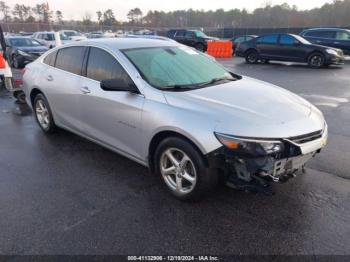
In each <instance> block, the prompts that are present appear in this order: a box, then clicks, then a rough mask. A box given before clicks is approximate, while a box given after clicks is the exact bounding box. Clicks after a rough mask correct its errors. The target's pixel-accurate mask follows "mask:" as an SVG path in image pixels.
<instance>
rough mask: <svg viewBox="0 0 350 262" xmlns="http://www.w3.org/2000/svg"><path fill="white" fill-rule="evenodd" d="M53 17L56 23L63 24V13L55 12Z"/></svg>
mask: <svg viewBox="0 0 350 262" xmlns="http://www.w3.org/2000/svg"><path fill="white" fill-rule="evenodd" d="M55 15H56V21H57V23H59V24H63V13H62V11H60V10H57V11H56V13H55Z"/></svg>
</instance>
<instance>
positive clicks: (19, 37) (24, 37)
mask: <svg viewBox="0 0 350 262" xmlns="http://www.w3.org/2000/svg"><path fill="white" fill-rule="evenodd" d="M5 38H6V39H9V40H11V39H32V38H30V37H29V38H28V37H27V36H22V35H19V36H16V35H12V36H7V37H5Z"/></svg>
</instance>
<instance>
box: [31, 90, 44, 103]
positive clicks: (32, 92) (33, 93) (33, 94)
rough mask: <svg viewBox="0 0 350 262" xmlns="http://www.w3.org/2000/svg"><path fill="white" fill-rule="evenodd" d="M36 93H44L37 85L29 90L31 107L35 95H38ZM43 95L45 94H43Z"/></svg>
mask: <svg viewBox="0 0 350 262" xmlns="http://www.w3.org/2000/svg"><path fill="white" fill-rule="evenodd" d="M38 94H43V95H44V93H43V92H42V91H41V90H40V89H39V88H37V87H35V88H33V89H32V90H31V91H30V103H31V105H32V107H34V99H35V97H36V96H37V95H38ZM44 96H45V95H44Z"/></svg>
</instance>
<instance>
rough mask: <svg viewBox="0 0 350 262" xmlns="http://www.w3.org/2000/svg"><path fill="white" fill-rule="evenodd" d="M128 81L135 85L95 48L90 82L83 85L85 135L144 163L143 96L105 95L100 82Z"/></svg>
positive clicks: (113, 60)
mask: <svg viewBox="0 0 350 262" xmlns="http://www.w3.org/2000/svg"><path fill="white" fill-rule="evenodd" d="M115 78H118V79H120V78H124V79H127V80H128V81H132V80H131V78H130V77H129V75H128V74H127V72H126V71H125V70H124V69H123V67H122V66H121V65H120V63H119V62H118V61H117V60H116V58H115V57H113V56H112V55H111V54H110V53H109V52H107V51H105V50H102V49H99V48H95V47H91V48H90V53H89V57H88V61H87V67H86V78H84V79H85V80H84V82H83V83H82V84H81V86H80V88H81V92H82V94H83V95H82V96H81V99H80V102H79V104H80V108H81V112H82V116H83V120H84V125H85V126H84V130H85V134H86V135H88V136H89V137H91V138H93V139H95V140H97V141H101V142H102V143H104V144H106V145H107V146H110V147H113V148H115V149H118V150H119V151H121V152H122V153H126V154H128V155H132V156H134V157H136V158H139V159H141V157H140V155H139V153H138V152H140V150H139V148H140V143H141V116H142V108H143V104H144V101H145V98H144V96H143V95H139V94H134V93H130V92H126V91H105V90H102V89H101V86H100V81H102V80H108V79H115Z"/></svg>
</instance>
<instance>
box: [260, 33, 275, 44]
mask: <svg viewBox="0 0 350 262" xmlns="http://www.w3.org/2000/svg"><path fill="white" fill-rule="evenodd" d="M277 39H278V35H266V36H263V37H260V38H259V39H258V41H257V43H259V44H268V45H275V44H277Z"/></svg>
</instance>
